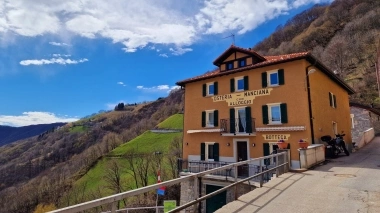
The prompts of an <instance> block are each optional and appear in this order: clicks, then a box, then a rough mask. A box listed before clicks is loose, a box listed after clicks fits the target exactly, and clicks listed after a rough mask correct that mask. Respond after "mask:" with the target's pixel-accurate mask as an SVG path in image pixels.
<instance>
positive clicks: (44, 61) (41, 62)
mask: <svg viewBox="0 0 380 213" xmlns="http://www.w3.org/2000/svg"><path fill="white" fill-rule="evenodd" d="M87 61H88V59H87V58H82V59H80V60H71V59H69V58H67V59H64V58H61V57H59V58H51V59H32V60H22V61H20V64H21V65H23V66H29V65H44V64H60V65H66V64H79V63H84V62H87Z"/></svg>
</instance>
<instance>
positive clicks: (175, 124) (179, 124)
mask: <svg viewBox="0 0 380 213" xmlns="http://www.w3.org/2000/svg"><path fill="white" fill-rule="evenodd" d="M158 127H159V128H161V129H183V114H175V115H172V116H170V117H169V118H168V119H166V120H165V121H163V122H162V123H160V124H158Z"/></svg>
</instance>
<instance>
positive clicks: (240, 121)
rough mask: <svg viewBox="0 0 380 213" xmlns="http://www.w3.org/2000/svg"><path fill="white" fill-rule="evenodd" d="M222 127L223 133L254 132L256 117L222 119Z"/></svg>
mask: <svg viewBox="0 0 380 213" xmlns="http://www.w3.org/2000/svg"><path fill="white" fill-rule="evenodd" d="M220 129H221V132H222V133H254V132H256V127H255V118H245V117H242V118H235V119H229V118H225V119H220Z"/></svg>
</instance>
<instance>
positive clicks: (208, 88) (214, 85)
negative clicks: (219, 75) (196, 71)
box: [202, 82, 218, 97]
mask: <svg viewBox="0 0 380 213" xmlns="http://www.w3.org/2000/svg"><path fill="white" fill-rule="evenodd" d="M217 94H218V82H210V83H207V84H203V88H202V95H203V97H205V96H213V95H217Z"/></svg>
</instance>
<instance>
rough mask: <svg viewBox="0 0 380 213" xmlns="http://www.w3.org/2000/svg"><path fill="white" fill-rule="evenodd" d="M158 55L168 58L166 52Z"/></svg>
mask: <svg viewBox="0 0 380 213" xmlns="http://www.w3.org/2000/svg"><path fill="white" fill-rule="evenodd" d="M158 56H161V57H164V58H169V56H168V54H166V53H161V54H159V55H158Z"/></svg>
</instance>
